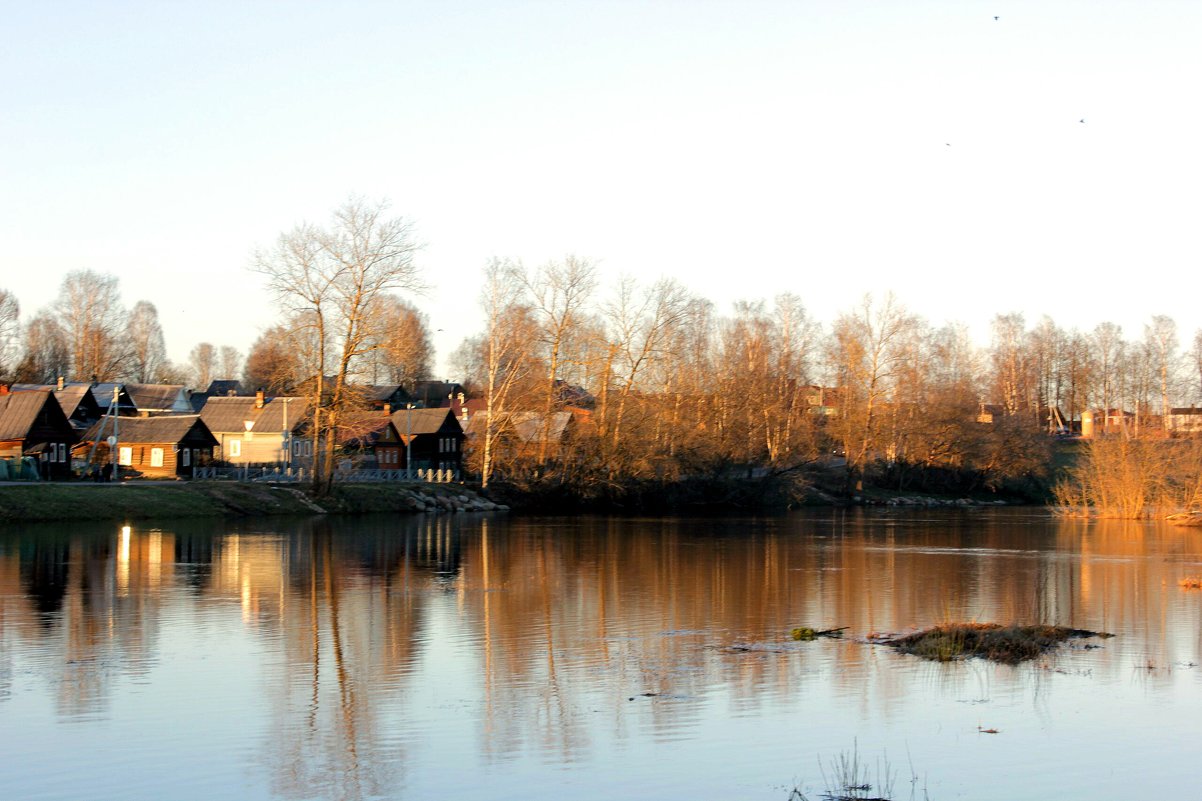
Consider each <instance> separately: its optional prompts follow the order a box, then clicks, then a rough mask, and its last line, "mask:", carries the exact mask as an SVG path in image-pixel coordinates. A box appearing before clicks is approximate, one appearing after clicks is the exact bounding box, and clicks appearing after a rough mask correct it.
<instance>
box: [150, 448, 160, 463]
mask: <svg viewBox="0 0 1202 801" xmlns="http://www.w3.org/2000/svg"><path fill="white" fill-rule="evenodd" d="M150 466H151V467H162V466H163V449H162V448H151V449H150Z"/></svg>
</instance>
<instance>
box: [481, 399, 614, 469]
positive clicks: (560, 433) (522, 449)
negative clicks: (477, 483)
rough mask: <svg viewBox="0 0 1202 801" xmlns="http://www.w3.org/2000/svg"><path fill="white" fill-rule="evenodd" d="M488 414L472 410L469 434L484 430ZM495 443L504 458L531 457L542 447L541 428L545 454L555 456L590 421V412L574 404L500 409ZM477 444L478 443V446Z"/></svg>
mask: <svg viewBox="0 0 1202 801" xmlns="http://www.w3.org/2000/svg"><path fill="white" fill-rule="evenodd" d="M486 423H487V418H486V416H485V413H484V412H480V413H477V414H473V415H472V416H471V418H470V422H469V425H468V428H467V431H468V435H469V436H471V437H480V436H483V434H484V427H485V425H486ZM493 423H494V426H495V431H496V439H495V442H496V445H497V448H498V449H499V450H500V452H502V453H504V454H505V457H506V458H507V459H522V458H532V457H534V456H535V454H537V453H538V452H539V451H540V450H541V448H542V439H543V432H544V431H546V436H547V451H546V452H547V455H548V456H551V457H555V458H558V457H560V456H561V455H562V454H563V453H565V451H567V450H568V449H570V445H571V442H572V439H573V437H575V436H576V433H577V430H578V429H579V428H580V427H581V426H582V425H584V426H590V427H591V425H592V412H591V411H590V410H588V409H578V408H575V407H572V408H568V409H564V410H563V411H558V412H552V413H551V414H550V416H547V415H544V414H543V413H542V412H530V411H525V412H501V413H499V414H496V415H495V416H494V421H493ZM477 447H479V446H477Z"/></svg>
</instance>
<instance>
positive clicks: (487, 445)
mask: <svg viewBox="0 0 1202 801" xmlns="http://www.w3.org/2000/svg"><path fill="white" fill-rule="evenodd" d="M521 278H522V275H521V269H520V268H519V267H518V266H517V265H516V264H514V263H513V262H510V261H502V260H500V259H493V260H492V261H490V262H489V263H488V264H487V265H486V266H485V268H484V286H483V288H482V289H481V293H480V305H481V307H482V308H483V311H484V320H485V322H484V324H485V332H484V337H483V340H482V341H481V342H480V343H479V348H480V351H481V355H482V358H481V360H480V364H481V367H482V370H483V374H482V375H481V376H480V383H481V384H482V386H483V389H484V426H483V431H481V432H480V446H479V447H480V451H481V462H480V484H481V486H483V487H487V486H488V483H489V481H490V480H491V478H492V474H493V471H494V469H495V466H496V465H495V458H496V452H497V446H498V444H499V442H500V439H501V437H502V435H503V433H504V430H505V422H506V420H507V418H508V412H509V403H510V401H511V399H512V396H513V395H514V394H515V392H516V389H517V388H518V387H519V386H520V385H521V384H522V382H523V381H524V379H525V378H526V375H527V374H528V372H529V368H530V360H529V354H528V350H527V343H528V342H529V339H528V337H529V335H530V334H531V333H532V325H531V322H530V313H529V308H528V307H526V306H525V305H524V304H523V303H522V302H521V301H522V291H521V287H522V281H521Z"/></svg>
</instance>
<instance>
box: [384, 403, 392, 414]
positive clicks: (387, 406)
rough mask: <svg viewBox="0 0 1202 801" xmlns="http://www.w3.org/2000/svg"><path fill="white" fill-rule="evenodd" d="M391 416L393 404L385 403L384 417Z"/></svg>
mask: <svg viewBox="0 0 1202 801" xmlns="http://www.w3.org/2000/svg"><path fill="white" fill-rule="evenodd" d="M390 414H392V404H391V403H385V404H384V416H385V417H387V416H388V415H390Z"/></svg>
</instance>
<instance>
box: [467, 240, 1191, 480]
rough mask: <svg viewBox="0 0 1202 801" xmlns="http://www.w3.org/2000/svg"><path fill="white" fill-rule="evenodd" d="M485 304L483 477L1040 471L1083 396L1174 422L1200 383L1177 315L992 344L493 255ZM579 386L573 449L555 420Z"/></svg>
mask: <svg viewBox="0 0 1202 801" xmlns="http://www.w3.org/2000/svg"><path fill="white" fill-rule="evenodd" d="M481 306H482V311H483V313H484V318H485V328H484V331H483V332H482V333H481V334H480V335H478V336H476V337H472V338H470V339H468V340H466V341H465V342H464V343H463V344H462V345H461V346H460V348H459V350H458V351H457V353H456V354H455V356H454V362H455V364H456V367H458V368H459V370H461V374H462V375H464V376H466V377H467V378H468V381H469V384H470V386H472V387H473V388H474V389H475V390H476V391H477V392H478V393H479V395H480V397H481V398H482V405H483V410H482V411H481V412H480V413H479V414H478V415H477V418H478V419H477V421H476V423H475V425H474V428H475V431H476V434H477V437H476V438H475V444H474V449H475V453H474V454H473V458H474V459H475V467H476V468H477V469H478V470H479V472H480V474H481V477H482V479H483V481H484V483H485V484H486V485H487V483H488V481H489V480H490V479H492V478H493V477H494V476H495V475H497V474H498V473H500V474H502V475H505V476H507V477H515V476H521V475H526V476H529V475H536V476H550V475H554V476H556V477H558V478H559V479H560V480H565V481H573V482H578V483H579V482H585V483H587V482H599V483H604V482H613V481H617V480H621V479H626V478H632V477H633V478H656V479H671V478H673V477H679V476H681V475H697V474H713V473H715V472H723V471H726V472H729V471H731V470H739V471H751V472H752V473H754V472H755V471H756V470H767V471H773V472H783V471H789V470H794V469H797V468H800V467H803V466H805V465H808V464H811V463H812V462H813V461H814V460H815V459H816V458H817V457H818V455H819V454H823V453H825V454H831V453H833V454H835V456H836V458H839V459H841V460H844V461H845V464H846V476H847V481H848V483H849V488H851V487H852V485H854V483H855V482H858V481H860V480H861V479H862V477H863V475H864V474H865V473H866V471H869V470H873V471H876V472H878V473H880V474H882V475H884V476H885V477H886V478H887V479H888V480H890V481H895V482H896V483H897V484H898V485H899V486H904V485H905V484H906V482H907V481H910V480H914V479H915V478H916V477H919V476H922V475H929V474H930V473H931V472H933V471H940V470H942V471H960V472H961V473H963V472H966V471H967V472H970V473H973V474H976V475H978V476H979V477H980V480H981V481H982V482H985V483H998V482H1000V481H1003V480H1006V479H1008V478H1015V477H1020V476H1024V475H1031V474H1033V473H1036V472H1038V471H1039V470H1041V469H1043V468H1044V467H1045V466H1046V464H1047V459H1048V452H1049V449H1048V437H1047V436H1046V435H1047V433H1049V431H1054V430H1056V429H1057V428H1061V427H1064V428H1067V427H1068V426H1069V425H1070V424H1071V422H1072V421H1073V420H1075V419H1079V417H1080V415H1081V412H1082V411H1084V410H1086V409H1091V408H1097V407H1104V408H1109V407H1119V406H1121V407H1125V408H1131V409H1134V410H1135V411H1136V414H1137V415H1142V416H1143V419H1145V420H1148V419H1152V417H1153V416H1154V415H1156V416H1157V418H1156V419H1157V422H1158V424H1159V421H1160V419H1162V418H1160V417H1159V415H1162V414H1163V412H1164V411H1165V410H1167V409H1169V408H1170V407H1171V406H1172V405H1173V403H1174V402H1175V401H1180V400H1184V399H1187V398H1188V399H1192V398H1196V397H1198V395H1199V394H1200V392H1199V390H1200V387H1199V383H1200V382H1202V335H1200V336H1199V337H1198V338H1197V339H1196V341H1195V347H1194V350H1193V352H1192V353H1191V354H1189V356H1188V357H1186V356H1184V355H1183V354H1182V353H1181V352H1180V349H1179V346H1178V344H1177V340H1176V334H1175V326H1174V325H1173V323H1172V321H1171V320H1169V319H1168V318H1166V317H1155V318H1153V319H1152V321H1151V322H1150V323H1149V325H1148V326H1147V329H1146V331H1145V334H1144V337H1143V338H1142V339H1141V340H1137V341H1128V340H1126V339H1124V338H1123V336H1122V331H1121V329H1119V327H1118V326H1116V325H1114V324H1113V323H1102V324H1100V325H1099V326H1097V328H1096V329H1094V330H1093V331H1090V332H1080V331H1076V330H1072V331H1065V330H1064V329H1061V328H1059V327H1058V326H1057V325H1056V324H1055V323H1054V322H1053V321H1052V320H1050V319H1048V318H1044V319H1043V320H1041V321H1040V322H1039V323H1038V324H1037V325H1036V326H1034V327H1028V326H1027V325H1026V322H1025V320H1024V318H1023V317H1022V315H1019V314H1008V315H999V316H998V317H997V318H995V320H994V322H993V341H992V343H991V345H990V346H989V347H988V348H985V349H980V348H977V347H975V346H974V345H973V344H972V342H971V341H970V338H969V336H968V333H967V331H966V329H965V327H964V326H962V325H955V324H952V325H945V326H943V327H934V326H932V325H930V324H929V323H927V322H926V321H924V320H922V319H920V318H919V317H917V316H916V315H914V314H911V313H910V312H909V311H907V310H906V309H905V307H904V306H903V305H902V304H901V303H899V302H898V300H897V299H896V298H894V297H892V296H886V297H883V298H873V297H866V298H865V299H864V300H863V301H862V302H861V303H860V304H858V305H857V306H855V307H854V308H852V309H850V310H848V311H846V312H843V313H841V314H839V315H837V317H836V318H835V319H834V321H833V323H832V324H831V325H830V326H829V329H824V328H823V327H822V326H820V325H819V324H818V323H817V322H816V321H815V320H814V319H813V318H812V317H811V316H810V314H809V313H808V312H807V310H806V309H805V308H804V306H803V305H802V303H801V301H800V299H799V298H797V297H796V296H793V295H789V294H785V295H781V296H778V297H777V298H775V299H774V301H773V302H772V303H770V304H769V303H765V302H763V301H754V302H746V301H744V302H738V303H736V304H734V308H733V314H732V315H730V316H729V317H720V316H719V315H717V314H716V313H715V310H714V306H713V304H712V303H710V302H709V301H707V300H705V299H702V298H698V297H696V296H693V295H691V294H690V293H689V292H688V291H687V290H686V289H685V288H684V287H683V286H681V285H680V284H679V283H677V282H675V281H673V280H670V279H664V280H660V281H656V282H652V283H643V282H639V281H636V280H635V279H632V278H623V279H621V280H619V281H618V282H617V283H616V284H615V285H613V286H612V287H611V288H609V289H608V290H607V291H606V290H603V289H602V287H601V286H600V280H599V275H598V270H597V267H596V265H595V264H594V263H593V262H590V261H588V260H586V259H581V258H579V257H575V256H569V257H567V258H565V259H562V260H560V261H556V262H551V263H548V264H544V265H542V266H540V267H538V268H536V269H533V270H528V269H526V268H524V267H523V266H522V265H521V264H520V263H517V262H513V261H504V260H494V261H493V262H491V263H490V264H489V265H488V266H487V267H486V269H485V271H484V280H483V290H482V293H481ZM1191 370H1192V372H1191ZM577 388H579V389H577ZM581 397H586V398H588V402H587V403H586V404H585V405H587V406H588V409H587V410H586V411H584V412H581V411H579V410H577V411H576V412H575V419H576V420H577V422H578V423H579V425H578V426H577V429H576V431H575V440H574V443H573V447H572V448H571V453H570V455H569V454H565V453H564V452H561V451H558V450H557V449H556V443H555V442H553V441H552V439H553V434H555V435H556V436H557V433H556V432H558V430H559V429H558V427H556V426H554V425H553V423H552V421H553V419H554V416H555V414H556V413H557V412H562V411H563V410H565V409H567V408H569V407H573V406H580V405H581ZM986 409H989V411H990V414H989V415H988V416H986V415H985V414H984V413H985V411H986ZM515 419H522V420H525V421H526V425H525V428H524V430H523V432H522V433H521V436H520V437H518V436H517V432H516V431H515V426H514V421H515ZM531 419H533V420H535V421H536V423H537V425H536V426H535V427H536V428H537V431H536V432H535V434H534V436H533V437H532V436H531V432H532V430H533V428H535V427H532V426H531V424H530V422H529V421H530V420H531ZM983 420H990V421H992V422H990V423H989V424H988V425H984V424H983V423H982V422H981V421H983ZM519 438H520V439H521V440H522V443H521V444H522V445H523V447H518V448H515V447H508V448H505V447H503V444H504V443H506V442H508V443H510V444H511V445H512V443H513V442H514V441H515V440H516V439H519Z"/></svg>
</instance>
